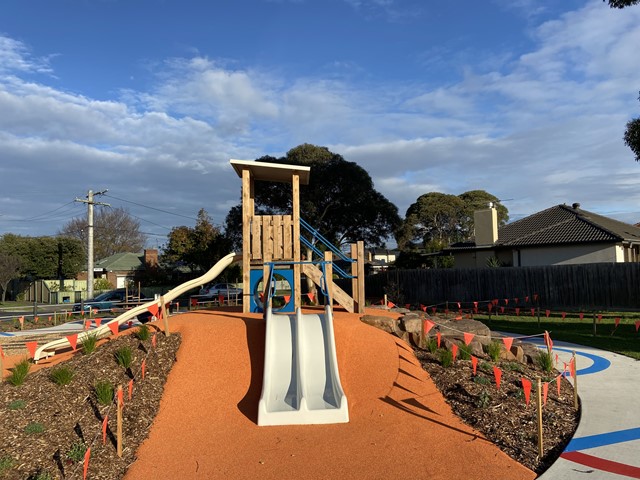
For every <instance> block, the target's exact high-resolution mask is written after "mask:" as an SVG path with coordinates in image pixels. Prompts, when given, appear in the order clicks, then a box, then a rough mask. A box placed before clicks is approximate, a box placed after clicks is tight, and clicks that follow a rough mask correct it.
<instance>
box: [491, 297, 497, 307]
mask: <svg viewBox="0 0 640 480" xmlns="http://www.w3.org/2000/svg"><path fill="white" fill-rule="evenodd" d="M491 303H493V305H494V306H498V299H497V298H494V299H493V300H491Z"/></svg>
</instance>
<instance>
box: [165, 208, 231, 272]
mask: <svg viewBox="0 0 640 480" xmlns="http://www.w3.org/2000/svg"><path fill="white" fill-rule="evenodd" d="M230 251H231V245H230V242H229V240H227V238H226V237H225V236H224V235H223V234H222V233H221V231H220V229H219V228H218V227H216V226H215V225H214V224H213V221H212V220H211V217H209V214H207V212H206V210H205V209H200V211H199V212H198V219H197V221H196V225H195V227H186V226H180V227H174V228H173V229H172V230H171V232H170V233H169V241H168V243H167V245H166V246H165V248H164V253H163V255H162V259H163V261H165V262H169V263H174V264H175V263H183V264H185V265H187V266H188V267H189V268H190V269H191V270H192V271H196V272H203V271H207V270H209V269H210V268H211V267H212V266H213V265H214V264H215V263H216V262H217V261H218V260H220V259H221V258H222V257H223V256H225V255H227V254H228V253H229V252H230Z"/></svg>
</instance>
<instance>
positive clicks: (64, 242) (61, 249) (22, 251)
mask: <svg viewBox="0 0 640 480" xmlns="http://www.w3.org/2000/svg"><path fill="white" fill-rule="evenodd" d="M0 251H1V252H4V253H6V254H8V255H10V256H13V257H15V258H19V259H20V262H21V268H20V272H21V274H22V277H26V278H30V279H52V278H74V277H75V276H76V275H77V274H78V272H81V271H82V269H83V268H84V265H85V259H86V256H85V254H84V249H83V246H82V243H81V242H80V241H79V240H77V239H72V238H66V237H23V236H20V235H14V234H11V233H7V234H5V235H3V236H2V237H0Z"/></svg>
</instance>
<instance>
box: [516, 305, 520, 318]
mask: <svg viewBox="0 0 640 480" xmlns="http://www.w3.org/2000/svg"><path fill="white" fill-rule="evenodd" d="M516 315H517V316H518V317H519V316H520V307H516Z"/></svg>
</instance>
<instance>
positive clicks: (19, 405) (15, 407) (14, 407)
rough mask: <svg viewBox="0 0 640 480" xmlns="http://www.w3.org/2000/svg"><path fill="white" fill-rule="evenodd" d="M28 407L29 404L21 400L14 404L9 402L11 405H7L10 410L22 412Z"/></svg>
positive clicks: (14, 401)
mask: <svg viewBox="0 0 640 480" xmlns="http://www.w3.org/2000/svg"><path fill="white" fill-rule="evenodd" d="M26 406H27V402H25V401H24V400H20V399H18V400H13V401H12V402H9V405H7V407H8V408H9V410H22V409H23V408H24V407H26Z"/></svg>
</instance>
